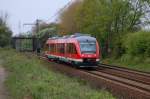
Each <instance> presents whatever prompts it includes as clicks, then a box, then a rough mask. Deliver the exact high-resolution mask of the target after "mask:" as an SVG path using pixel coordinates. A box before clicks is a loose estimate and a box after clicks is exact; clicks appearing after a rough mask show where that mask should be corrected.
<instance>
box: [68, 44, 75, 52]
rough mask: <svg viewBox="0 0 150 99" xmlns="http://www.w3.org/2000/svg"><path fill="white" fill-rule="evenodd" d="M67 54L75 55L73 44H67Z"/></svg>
mask: <svg viewBox="0 0 150 99" xmlns="http://www.w3.org/2000/svg"><path fill="white" fill-rule="evenodd" d="M67 53H70V54H76V53H77V50H76V47H75V45H74V44H73V43H69V44H67Z"/></svg>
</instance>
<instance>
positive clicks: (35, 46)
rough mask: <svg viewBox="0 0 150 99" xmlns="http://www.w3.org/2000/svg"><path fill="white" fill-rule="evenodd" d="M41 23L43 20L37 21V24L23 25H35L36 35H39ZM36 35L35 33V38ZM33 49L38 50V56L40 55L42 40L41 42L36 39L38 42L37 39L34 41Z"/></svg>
mask: <svg viewBox="0 0 150 99" xmlns="http://www.w3.org/2000/svg"><path fill="white" fill-rule="evenodd" d="M40 21H41V20H39V19H36V23H25V24H23V25H34V26H36V34H37V33H38V32H39V31H40V30H39V23H40ZM36 34H35V33H34V34H33V37H36ZM33 47H34V49H36V51H37V54H39V53H40V49H41V45H40V40H39V38H38V37H36V41H35V38H34V39H33Z"/></svg>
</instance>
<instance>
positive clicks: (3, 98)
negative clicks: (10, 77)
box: [0, 62, 9, 99]
mask: <svg viewBox="0 0 150 99" xmlns="http://www.w3.org/2000/svg"><path fill="white" fill-rule="evenodd" d="M6 76H7V74H6V71H5V69H4V68H3V67H2V65H1V62H0V99H9V98H8V96H9V95H8V92H7V91H6V88H5V84H4V81H5V79H6Z"/></svg>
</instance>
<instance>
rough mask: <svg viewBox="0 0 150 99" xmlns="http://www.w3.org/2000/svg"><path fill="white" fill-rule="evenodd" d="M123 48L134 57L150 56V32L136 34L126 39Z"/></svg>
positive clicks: (129, 35) (127, 36)
mask: <svg viewBox="0 0 150 99" xmlns="http://www.w3.org/2000/svg"><path fill="white" fill-rule="evenodd" d="M123 46H124V47H125V50H126V53H127V54H129V55H132V56H146V57H149V56H150V32H142V31H141V32H136V33H132V34H128V35H126V36H125V37H124V40H123Z"/></svg>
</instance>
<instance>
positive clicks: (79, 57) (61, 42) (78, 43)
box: [45, 33, 100, 67]
mask: <svg viewBox="0 0 150 99" xmlns="http://www.w3.org/2000/svg"><path fill="white" fill-rule="evenodd" d="M45 56H46V57H47V58H48V59H52V60H57V61H63V62H67V63H71V64H73V65H75V66H79V67H97V64H98V63H99V60H100V50H99V44H98V42H97V40H96V38H94V37H91V36H88V35H83V34H79V33H76V34H75V35H71V36H64V37H53V38H49V39H48V40H47V41H46V44H45Z"/></svg>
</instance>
